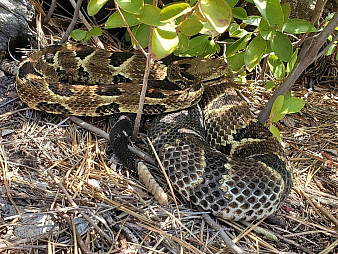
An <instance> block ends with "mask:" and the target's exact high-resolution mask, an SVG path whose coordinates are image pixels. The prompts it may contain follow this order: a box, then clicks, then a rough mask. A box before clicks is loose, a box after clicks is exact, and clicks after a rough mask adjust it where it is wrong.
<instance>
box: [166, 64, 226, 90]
mask: <svg viewBox="0 0 338 254" xmlns="http://www.w3.org/2000/svg"><path fill="white" fill-rule="evenodd" d="M167 73H168V79H169V80H170V81H171V82H173V83H175V84H177V85H178V86H180V87H181V88H182V89H184V88H186V87H187V86H189V85H191V84H194V83H198V82H206V81H217V80H220V79H222V78H224V77H229V76H230V72H229V68H228V65H227V63H225V62H224V60H222V59H210V58H202V57H197V58H186V59H182V60H178V61H175V62H173V63H172V64H171V65H170V66H169V67H168V70H167Z"/></svg>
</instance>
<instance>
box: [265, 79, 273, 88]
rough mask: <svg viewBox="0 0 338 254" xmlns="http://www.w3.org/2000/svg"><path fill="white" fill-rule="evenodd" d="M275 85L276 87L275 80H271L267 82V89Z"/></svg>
mask: <svg viewBox="0 0 338 254" xmlns="http://www.w3.org/2000/svg"><path fill="white" fill-rule="evenodd" d="M274 87H275V82H273V80H270V81H268V82H267V83H266V84H265V89H267V90H270V89H272V88H274Z"/></svg>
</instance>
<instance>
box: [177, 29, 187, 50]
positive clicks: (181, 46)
mask: <svg viewBox="0 0 338 254" xmlns="http://www.w3.org/2000/svg"><path fill="white" fill-rule="evenodd" d="M188 46H189V38H188V37H187V36H186V35H184V34H182V33H179V34H178V49H177V50H178V52H177V55H179V53H181V52H184V51H186V50H187V49H188Z"/></svg>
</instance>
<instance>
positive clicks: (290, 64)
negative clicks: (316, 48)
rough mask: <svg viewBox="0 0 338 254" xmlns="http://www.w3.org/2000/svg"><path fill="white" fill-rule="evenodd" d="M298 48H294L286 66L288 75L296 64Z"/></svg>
mask: <svg viewBox="0 0 338 254" xmlns="http://www.w3.org/2000/svg"><path fill="white" fill-rule="evenodd" d="M298 51H299V48H296V50H295V52H294V53H293V54H292V56H291V59H290V61H289V62H288V63H287V65H286V73H290V72H291V71H292V70H293V67H294V66H295V64H296V62H297V57H298Z"/></svg>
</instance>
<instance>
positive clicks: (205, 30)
mask: <svg viewBox="0 0 338 254" xmlns="http://www.w3.org/2000/svg"><path fill="white" fill-rule="evenodd" d="M202 25H203V28H202V30H201V31H200V34H207V35H211V36H217V35H218V32H217V31H216V30H215V29H214V28H213V26H212V25H211V24H210V23H209V22H202Z"/></svg>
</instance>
